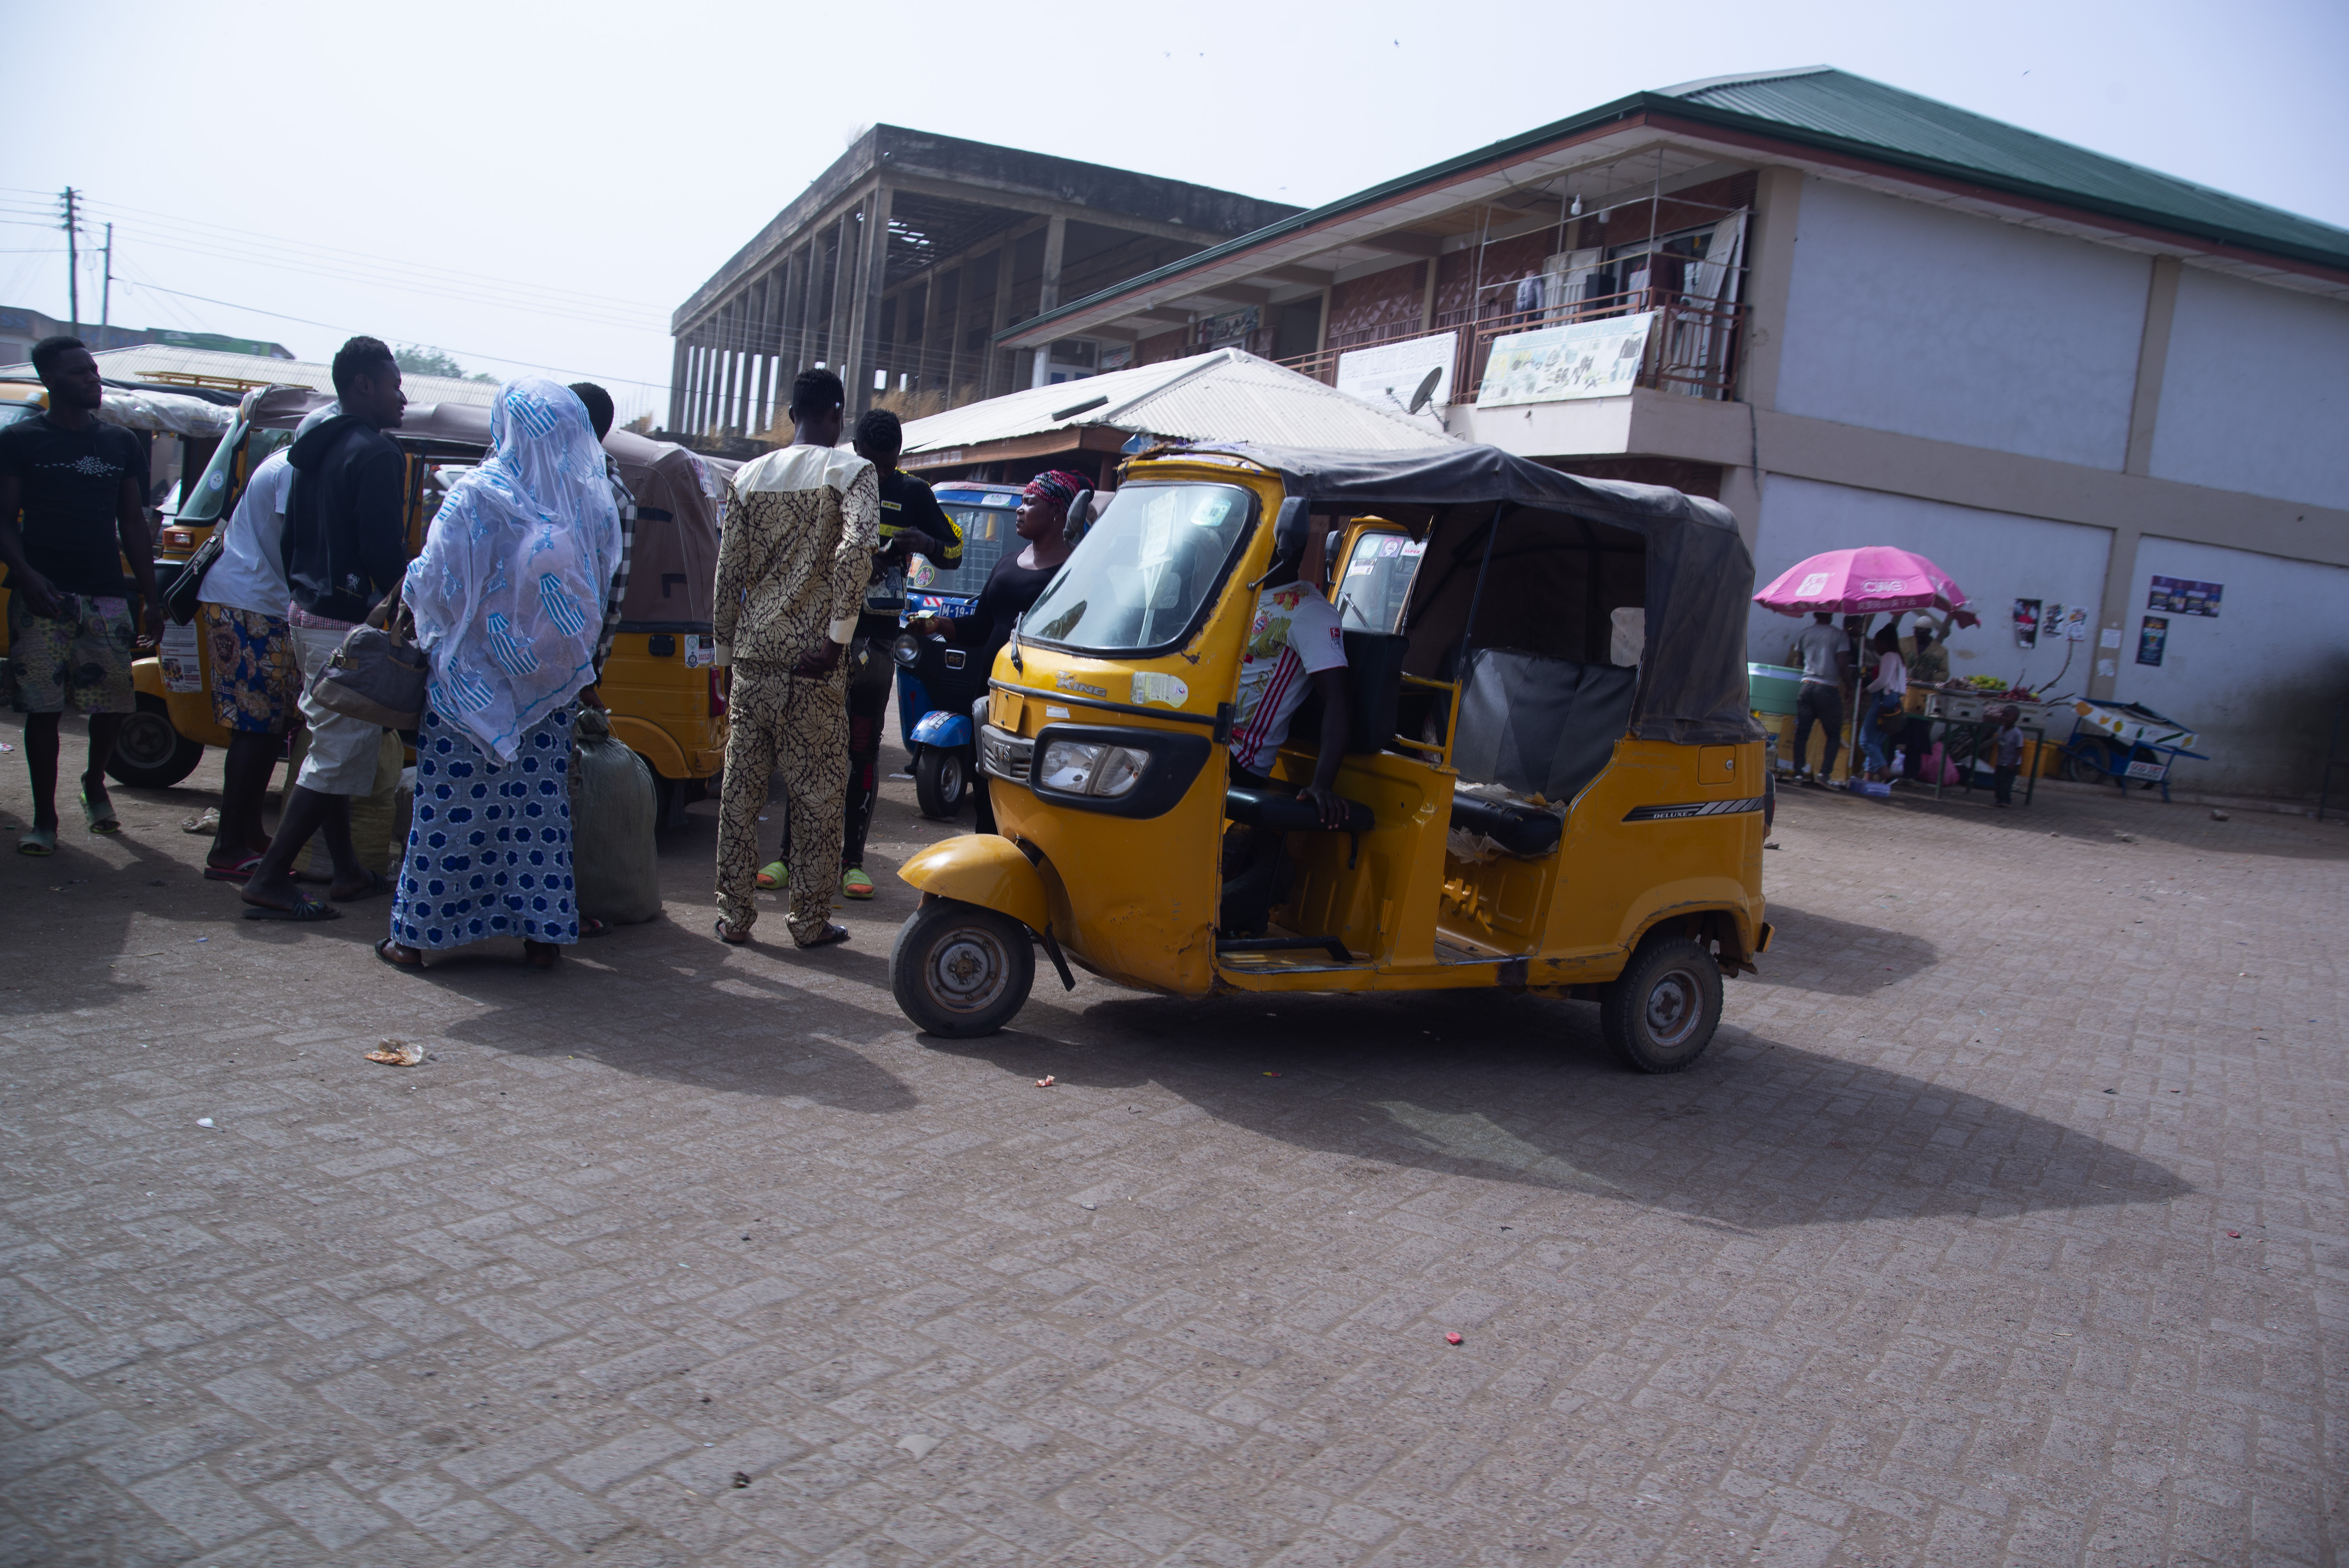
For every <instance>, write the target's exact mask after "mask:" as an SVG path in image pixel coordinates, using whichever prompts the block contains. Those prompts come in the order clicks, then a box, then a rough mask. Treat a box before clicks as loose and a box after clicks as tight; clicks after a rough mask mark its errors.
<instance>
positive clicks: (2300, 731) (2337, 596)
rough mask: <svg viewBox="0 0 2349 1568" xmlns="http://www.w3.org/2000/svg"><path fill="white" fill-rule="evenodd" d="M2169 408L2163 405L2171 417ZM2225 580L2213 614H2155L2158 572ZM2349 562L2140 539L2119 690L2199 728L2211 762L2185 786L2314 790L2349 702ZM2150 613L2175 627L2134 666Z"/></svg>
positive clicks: (2196, 768)
mask: <svg viewBox="0 0 2349 1568" xmlns="http://www.w3.org/2000/svg"><path fill="white" fill-rule="evenodd" d="M2166 411H2167V410H2166V408H2165V412H2166ZM2157 575H2158V576H2163V577H2178V578H2184V579H2186V580H2187V581H2189V582H2195V583H2220V584H2222V585H2223V586H2224V587H2225V590H2226V592H2225V593H2223V594H2222V595H2221V596H2220V601H2219V614H2218V615H2217V616H2215V617H2203V616H2199V615H2178V614H2169V613H2168V612H2167V611H2149V610H2147V608H2146V595H2147V593H2148V592H2150V590H2151V588H2152V585H2153V579H2154V578H2155V577H2156V576H2157ZM2344 603H2349V568H2344V567H2340V566H2328V565H2323V564H2320V563H2318V562H2309V561H2292V560H2286V559H2284V558H2282V557H2281V556H2274V555H2257V554H2253V553H2252V552H2250V551H2248V550H2230V549H2227V548H2224V547H2222V546H2220V545H2215V544H2189V543H2187V542H2183V541H2180V540H2175V539H2153V538H2147V539H2145V540H2142V541H2140V542H2138V545H2137V577H2136V581H2135V582H2134V583H2132V584H2131V585H2130V593H2129V613H2128V620H2127V623H2126V624H2125V625H2124V627H2123V630H2122V648H2121V651H2120V667H2119V678H2118V680H2117V681H2116V683H2115V686H2114V695H2115V696H2117V697H2118V698H2119V699H2120V700H2121V701H2123V702H2137V703H2143V704H2144V705H2145V706H2146V707H2149V708H2152V709H2153V710H2154V711H2155V712H2156V713H2159V714H2163V715H2166V716H2167V717H2170V718H2174V719H2176V720H2178V722H2179V723H2180V724H2183V725H2186V726H2187V727H2189V728H2192V729H2194V730H2196V731H2197V732H2199V734H2200V735H2201V737H2202V740H2203V744H2202V746H2201V747H2200V748H2199V749H2200V750H2202V751H2205V752H2208V753H2209V755H2210V757H2211V760H2210V761H2209V762H2180V763H2179V764H2178V773H2177V776H2176V778H2175V779H2174V780H2173V782H2174V784H2175V785H2176V786H2177V787H2178V788H2181V789H2214V790H2219V791H2222V792H2227V791H2243V792H2247V793H2253V794H2261V795H2313V794H2314V793H2316V789H2317V783H2318V779H2317V774H2318V771H2319V769H2320V767H2321V765H2322V763H2323V757H2324V747H2325V741H2326V736H2327V732H2328V730H2329V729H2330V727H2331V726H2332V723H2333V714H2334V712H2335V711H2336V710H2337V709H2339V707H2341V706H2342V705H2343V704H2344V703H2349V618H2344V616H2343V614H2342V613H2341V606H2342V605H2343V604H2344ZM2148 614H2155V615H2160V616H2162V617H2163V618H2164V619H2166V620H2168V623H2169V632H2168V642H2167V645H2166V646H2165V647H2164V649H2163V651H2162V659H2161V664H2160V665H2158V667H2157V666H2153V665H2140V664H2138V663H2137V645H2138V635H2139V633H2140V632H2141V631H2142V629H2143V628H2144V625H2145V619H2146V617H2147V615H2148Z"/></svg>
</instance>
